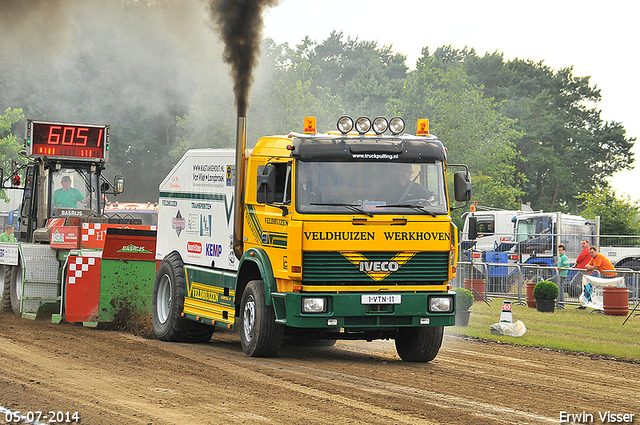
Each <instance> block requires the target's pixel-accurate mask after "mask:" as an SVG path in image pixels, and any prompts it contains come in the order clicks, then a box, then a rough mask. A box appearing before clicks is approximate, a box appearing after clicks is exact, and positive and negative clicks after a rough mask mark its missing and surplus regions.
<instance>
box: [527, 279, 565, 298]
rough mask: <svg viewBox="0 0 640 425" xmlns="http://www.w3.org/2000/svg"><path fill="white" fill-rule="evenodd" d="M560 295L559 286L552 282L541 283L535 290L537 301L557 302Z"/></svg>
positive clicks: (534, 295)
mask: <svg viewBox="0 0 640 425" xmlns="http://www.w3.org/2000/svg"><path fill="white" fill-rule="evenodd" d="M558 293H559V290H558V285H556V284H555V283H553V282H551V281H550V280H543V281H540V282H538V283H536V286H534V288H533V298H535V299H536V300H549V301H551V300H555V299H556V298H558Z"/></svg>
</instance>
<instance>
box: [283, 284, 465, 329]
mask: <svg viewBox="0 0 640 425" xmlns="http://www.w3.org/2000/svg"><path fill="white" fill-rule="evenodd" d="M363 295H365V296H366V295H388V294H386V293H376V294H369V293H367V294H364V293H342V294H336V293H315V292H314V293H298V292H274V293H272V294H271V297H272V298H271V299H272V302H273V307H274V310H275V315H276V322H278V323H281V324H284V325H287V326H290V327H294V328H316V329H318V328H324V329H331V328H334V329H339V328H344V329H392V328H398V327H416V326H452V325H455V294H452V293H443V292H429V293H424V292H423V293H404V292H403V293H400V294H397V295H400V298H399V299H396V300H395V301H394V302H396V303H393V304H371V303H366V304H365V303H364V302H365V301H364V300H363ZM434 297H439V298H451V299H450V300H449V302H450V305H451V309H450V311H447V312H435V311H430V308H429V306H430V303H431V301H430V299H431V298H434ZM305 298H314V299H317V298H324V299H325V302H326V306H325V309H324V310H323V311H322V312H317V313H305V312H303V301H304V300H305ZM367 302H369V301H367Z"/></svg>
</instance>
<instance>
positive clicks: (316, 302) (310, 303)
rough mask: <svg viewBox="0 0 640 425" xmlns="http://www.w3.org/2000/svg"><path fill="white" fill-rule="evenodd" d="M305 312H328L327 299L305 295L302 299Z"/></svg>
mask: <svg viewBox="0 0 640 425" xmlns="http://www.w3.org/2000/svg"><path fill="white" fill-rule="evenodd" d="M302 312H303V313H326V312H327V299H326V298H324V297H305V298H303V299H302Z"/></svg>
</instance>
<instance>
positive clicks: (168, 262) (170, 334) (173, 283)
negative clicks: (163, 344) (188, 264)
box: [151, 252, 214, 342]
mask: <svg viewBox="0 0 640 425" xmlns="http://www.w3.org/2000/svg"><path fill="white" fill-rule="evenodd" d="M185 293H186V279H185V275H184V264H183V262H182V259H181V258H180V255H179V254H178V253H177V252H172V253H171V254H169V255H167V256H166V257H165V258H164V260H162V262H161V263H160V267H158V271H157V272H156V279H155V282H154V284H153V299H152V304H151V305H152V307H151V313H152V314H151V317H152V322H153V332H154V334H155V335H156V338H158V339H159V340H161V341H170V342H207V341H209V339H211V335H212V334H213V331H214V327H213V326H208V325H205V324H204V323H200V322H194V321H191V320H187V319H185V318H184V317H182V311H183V309H184V297H185Z"/></svg>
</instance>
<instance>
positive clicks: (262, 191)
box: [256, 164, 276, 204]
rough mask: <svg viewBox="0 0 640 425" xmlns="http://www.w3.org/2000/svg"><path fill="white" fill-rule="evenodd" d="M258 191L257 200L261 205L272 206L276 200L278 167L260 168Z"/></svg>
mask: <svg viewBox="0 0 640 425" xmlns="http://www.w3.org/2000/svg"><path fill="white" fill-rule="evenodd" d="M257 187H258V190H257V194H256V200H257V201H258V202H259V203H261V204H272V203H274V202H275V199H276V167H275V166H273V165H272V164H267V165H259V166H258V185H257Z"/></svg>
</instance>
